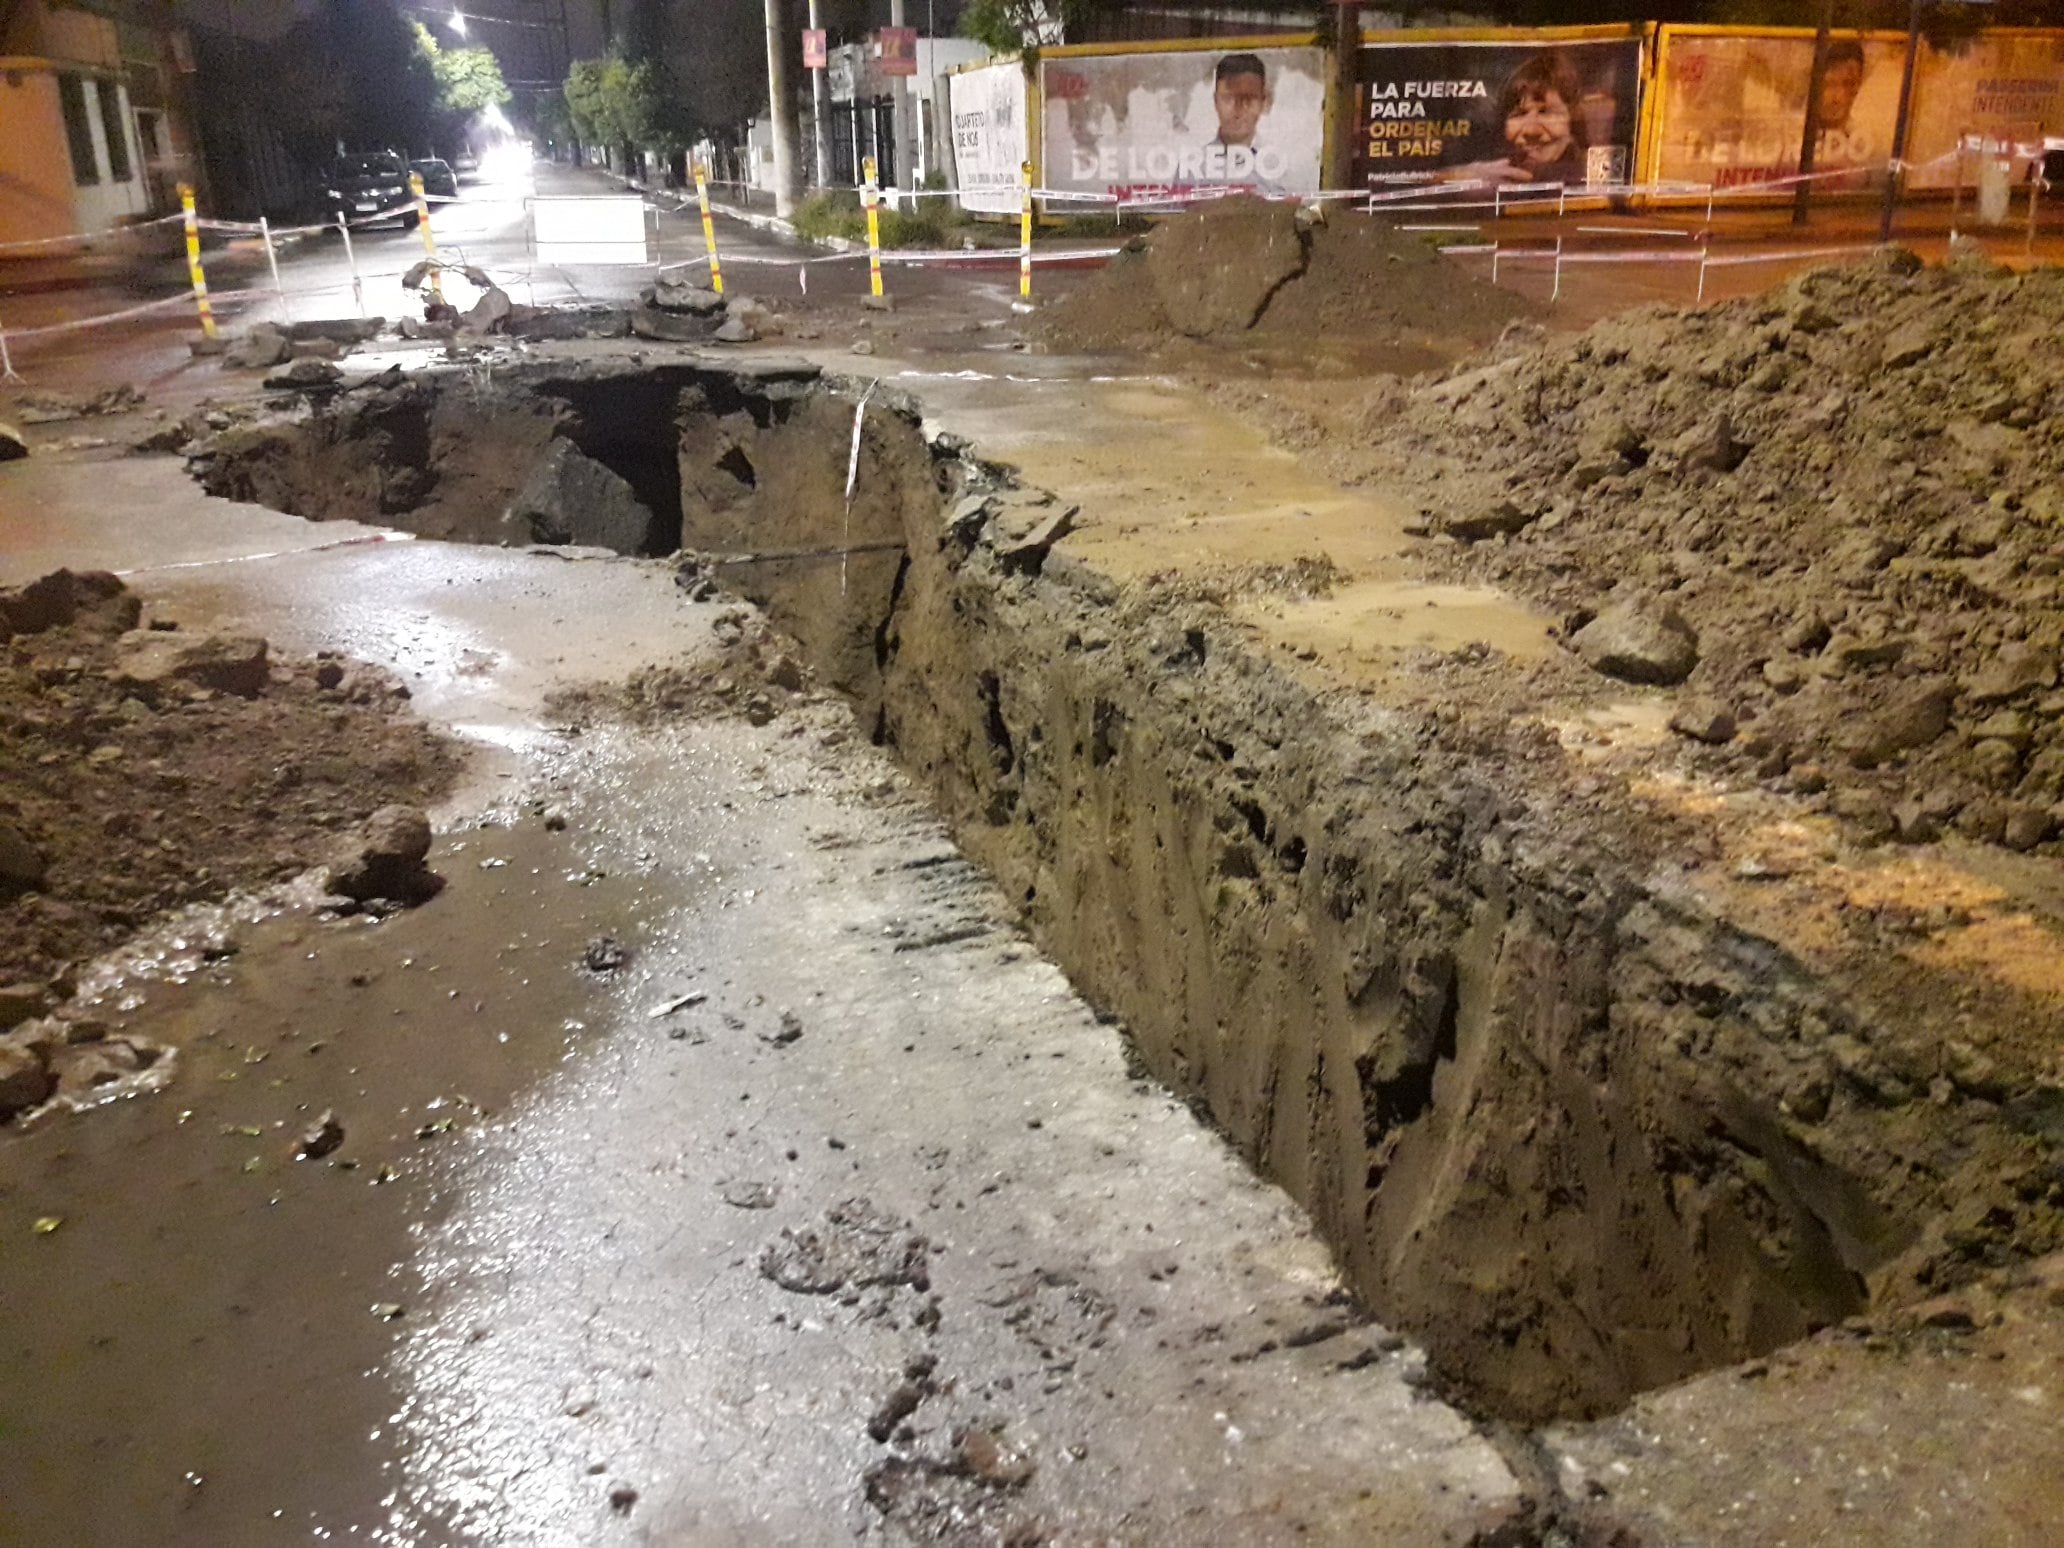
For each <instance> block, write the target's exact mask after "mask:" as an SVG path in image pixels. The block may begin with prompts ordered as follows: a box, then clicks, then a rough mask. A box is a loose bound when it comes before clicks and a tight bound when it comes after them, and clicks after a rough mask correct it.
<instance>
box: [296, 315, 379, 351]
mask: <svg viewBox="0 0 2064 1548" xmlns="http://www.w3.org/2000/svg"><path fill="white" fill-rule="evenodd" d="M386 326H387V319H386V318H384V317H307V318H303V319H302V320H301V321H299V322H292V323H288V324H287V330H286V332H287V337H288V338H289V339H291V340H293V341H294V342H295V343H297V344H299V343H301V342H303V341H304V340H307V339H328V340H329V341H330V342H331V343H333V344H343V345H353V344H370V343H371V342H372V341H373V340H374V339H376V338H378V337H379V336H380V330H381V329H382V328H384V327H386Z"/></svg>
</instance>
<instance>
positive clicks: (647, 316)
mask: <svg viewBox="0 0 2064 1548" xmlns="http://www.w3.org/2000/svg"><path fill="white" fill-rule="evenodd" d="M714 331H715V330H714V329H713V327H712V326H711V324H710V320H709V319H708V318H707V317H702V316H697V315H695V314H694V313H691V312H662V311H661V310H659V308H657V307H652V306H641V307H639V308H638V309H637V310H636V311H634V312H632V313H631V332H632V333H634V334H636V335H637V336H638V337H639V338H641V339H651V340H653V341H654V342H655V343H659V344H700V343H702V342H704V341H705V340H706V339H708V338H709V336H710V334H711V333H712V332H714Z"/></svg>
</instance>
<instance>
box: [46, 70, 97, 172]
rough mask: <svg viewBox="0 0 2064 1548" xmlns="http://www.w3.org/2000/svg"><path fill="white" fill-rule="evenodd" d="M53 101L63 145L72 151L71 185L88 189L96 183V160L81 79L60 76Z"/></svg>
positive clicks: (83, 81) (71, 76)
mask: <svg viewBox="0 0 2064 1548" xmlns="http://www.w3.org/2000/svg"><path fill="white" fill-rule="evenodd" d="M57 100H58V106H59V108H60V109H61V111H62V112H63V113H64V126H65V143H66V144H67V145H69V146H70V147H71V151H72V181H73V182H75V183H77V184H78V185H79V186H80V187H81V188H90V187H91V186H93V185H94V184H95V183H98V182H99V181H100V158H99V157H98V156H96V155H94V153H93V121H92V119H91V118H89V117H88V116H87V110H86V82H85V79H84V78H83V77H81V76H77V75H60V76H59V77H58V78H57Z"/></svg>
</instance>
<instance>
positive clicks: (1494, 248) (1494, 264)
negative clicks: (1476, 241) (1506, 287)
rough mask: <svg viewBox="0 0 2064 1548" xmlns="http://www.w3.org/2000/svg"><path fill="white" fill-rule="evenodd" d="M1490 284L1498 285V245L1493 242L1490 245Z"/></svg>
mask: <svg viewBox="0 0 2064 1548" xmlns="http://www.w3.org/2000/svg"><path fill="white" fill-rule="evenodd" d="M1491 283H1492V284H1493V285H1495V284H1497V283H1498V244H1497V242H1496V241H1495V240H1494V241H1493V242H1492V243H1491Z"/></svg>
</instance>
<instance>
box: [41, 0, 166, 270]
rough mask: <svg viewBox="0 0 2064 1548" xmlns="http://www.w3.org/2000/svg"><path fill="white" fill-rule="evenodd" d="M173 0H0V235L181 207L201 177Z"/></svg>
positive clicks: (66, 231)
mask: <svg viewBox="0 0 2064 1548" xmlns="http://www.w3.org/2000/svg"><path fill="white" fill-rule="evenodd" d="M175 20H176V19H175V17H174V14H173V8H172V5H171V3H170V0H0V243H15V242H37V241H47V240H50V239H53V238H60V237H68V236H90V235H94V234H96V233H100V232H105V231H110V230H113V229H115V228H117V227H120V226H122V225H125V224H129V223H132V222H135V221H138V220H144V219H148V218H150V217H152V216H154V215H159V214H165V213H168V212H169V211H171V210H174V209H177V208H178V185H179V184H180V183H181V182H182V181H191V180H192V179H193V178H195V177H196V176H197V175H198V165H199V157H198V154H197V150H198V148H197V146H196V145H195V143H194V138H193V133H192V127H191V119H190V117H189V115H188V113H187V111H186V101H187V95H188V80H189V77H190V75H191V73H192V68H193V62H192V51H191V48H190V46H189V45H188V43H187V40H186V37H185V35H184V34H183V33H182V32H181V31H180V30H179V28H178V27H177V26H176V25H175Z"/></svg>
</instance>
